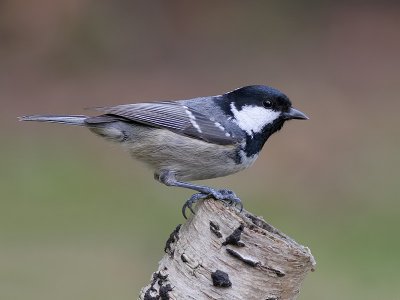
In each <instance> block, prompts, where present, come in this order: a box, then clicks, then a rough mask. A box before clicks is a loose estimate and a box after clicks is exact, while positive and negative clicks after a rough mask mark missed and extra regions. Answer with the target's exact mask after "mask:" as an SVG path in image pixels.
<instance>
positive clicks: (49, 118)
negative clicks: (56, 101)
mask: <svg viewBox="0 0 400 300" xmlns="http://www.w3.org/2000/svg"><path fill="white" fill-rule="evenodd" d="M87 118H88V117H87V116H81V115H69V116H60V115H34V116H23V117H19V120H20V121H36V122H50V123H61V124H67V125H77V126H84V125H85V120H86V119H87Z"/></svg>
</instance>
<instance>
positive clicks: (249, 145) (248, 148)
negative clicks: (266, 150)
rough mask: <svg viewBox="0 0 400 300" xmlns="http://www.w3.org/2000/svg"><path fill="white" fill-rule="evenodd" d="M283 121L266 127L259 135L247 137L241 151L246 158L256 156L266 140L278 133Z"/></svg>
mask: <svg viewBox="0 0 400 300" xmlns="http://www.w3.org/2000/svg"><path fill="white" fill-rule="evenodd" d="M283 123H284V121H280V120H278V121H276V122H274V123H272V124H271V125H268V126H266V127H265V128H264V130H263V131H262V132H260V133H256V134H254V135H252V136H251V135H247V137H246V145H244V146H243V150H244V152H245V153H246V156H247V157H251V156H254V155H255V154H258V153H259V152H260V151H261V149H262V148H263V147H264V144H265V142H266V141H267V140H268V138H269V137H270V136H271V135H272V134H273V133H275V132H277V131H279V130H280V129H281V128H282V126H283Z"/></svg>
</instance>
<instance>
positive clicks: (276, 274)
mask: <svg viewBox="0 0 400 300" xmlns="http://www.w3.org/2000/svg"><path fill="white" fill-rule="evenodd" d="M165 252H166V254H165V255H164V257H163V258H162V259H161V261H160V262H159V268H158V270H157V271H156V272H155V273H153V275H152V278H151V281H150V284H149V285H147V286H146V287H144V288H143V289H142V290H141V293H140V296H139V299H141V300H155V299H160V300H164V299H184V300H186V299H229V300H235V299H246V300H251V299H255V300H278V299H279V300H285V299H296V298H297V296H298V294H299V291H300V285H301V283H302V281H303V280H304V278H305V276H306V274H307V273H308V272H309V271H313V270H314V267H315V260H314V258H313V256H312V254H311V252H310V250H309V249H308V248H307V247H304V246H302V245H300V244H298V243H297V242H295V241H294V240H293V239H291V238H290V237H288V236H286V235H285V234H283V233H281V232H280V231H279V230H277V229H275V228H274V227H272V226H271V225H269V224H267V223H266V222H265V221H264V220H263V219H262V218H260V217H256V216H254V215H252V214H251V213H249V212H247V211H243V212H242V213H239V212H238V210H237V209H235V208H233V207H227V206H225V205H224V204H222V203H221V202H220V201H215V200H212V199H207V200H205V201H202V202H200V203H199V204H198V205H197V207H196V214H195V215H194V216H192V217H191V218H189V220H188V221H187V222H186V223H185V224H183V225H182V226H180V225H178V227H177V228H176V229H175V230H174V232H173V233H172V234H171V236H170V237H169V239H168V241H167V244H166V247H165Z"/></svg>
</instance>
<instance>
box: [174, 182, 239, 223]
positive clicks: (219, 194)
mask: <svg viewBox="0 0 400 300" xmlns="http://www.w3.org/2000/svg"><path fill="white" fill-rule="evenodd" d="M208 197H213V198H214V199H215V200H218V201H222V202H224V203H226V204H228V205H232V206H235V207H236V206H239V210H240V212H242V210H243V204H242V201H241V200H240V199H239V198H238V197H237V196H236V194H235V193H234V192H233V191H231V190H225V189H223V190H214V189H210V191H209V193H196V194H194V195H192V196H191V197H190V198H189V200H187V201H186V202H185V204H184V205H183V207H182V215H183V217H184V218H185V219H187V217H186V209H189V210H190V211H191V212H192V214H194V211H193V208H192V207H193V204H195V203H196V202H198V201H199V200H202V199H206V198H208Z"/></svg>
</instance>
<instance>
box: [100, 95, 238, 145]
mask: <svg viewBox="0 0 400 300" xmlns="http://www.w3.org/2000/svg"><path fill="white" fill-rule="evenodd" d="M99 110H101V111H104V112H105V113H106V114H110V115H115V116H119V117H123V118H125V119H128V120H130V121H134V122H138V123H142V124H145V125H148V126H152V127H157V128H165V129H168V130H171V131H173V132H175V133H178V134H181V135H186V136H190V137H193V138H196V139H200V140H204V141H206V142H210V143H215V144H220V145H229V144H236V143H238V142H239V140H238V139H237V138H236V137H235V136H234V134H233V133H232V132H228V131H227V129H225V128H224V127H223V126H222V125H221V124H220V123H218V122H216V121H213V120H211V119H210V118H209V117H207V116H206V115H204V114H202V113H199V112H198V111H195V110H193V109H191V108H189V107H187V106H185V105H184V104H182V103H179V102H172V101H171V102H167V101H166V102H152V103H137V104H125V105H118V106H113V107H104V108H99Z"/></svg>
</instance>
